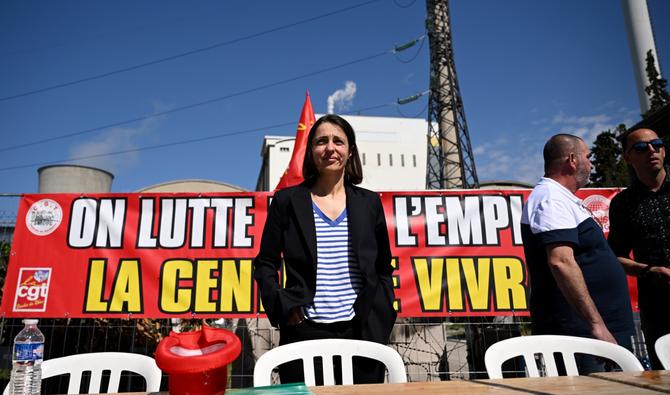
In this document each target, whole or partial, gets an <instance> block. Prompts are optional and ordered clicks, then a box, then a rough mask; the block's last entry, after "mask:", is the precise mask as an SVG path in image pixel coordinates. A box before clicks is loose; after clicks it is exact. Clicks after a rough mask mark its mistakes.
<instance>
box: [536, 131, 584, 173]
mask: <svg viewBox="0 0 670 395" xmlns="http://www.w3.org/2000/svg"><path fill="white" fill-rule="evenodd" d="M584 145H585V143H584V140H582V139H581V138H579V137H577V136H573V135H571V134H565V133H561V134H557V135H554V136H552V137H551V138H550V139H549V141H547V143H546V144H545V145H544V150H543V151H542V154H543V156H544V174H545V175H550V174H552V173H554V172H555V171H556V170H557V169H559V167H560V166H559V165H560V164H561V163H562V162H563V161H564V160H565V159H566V158H567V156H568V155H570V154H571V153H579V152H581V151H582V147H583V146H584Z"/></svg>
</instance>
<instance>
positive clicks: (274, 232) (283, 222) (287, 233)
mask: <svg viewBox="0 0 670 395" xmlns="http://www.w3.org/2000/svg"><path fill="white" fill-rule="evenodd" d="M346 195H347V218H348V223H349V234H350V237H351V240H352V241H353V248H354V253H355V254H356V257H357V258H358V264H359V266H360V270H361V272H362V274H363V279H364V283H363V287H362V289H361V291H360V293H359V294H358V297H357V298H356V302H355V303H354V311H355V313H356V316H357V317H359V318H360V319H359V320H357V322H359V323H360V325H361V327H360V328H358V329H359V330H360V334H361V338H362V340H370V341H376V342H378V343H387V342H388V338H389V335H390V333H391V330H392V329H393V324H394V323H395V319H396V312H395V310H394V309H393V298H394V296H393V281H392V279H391V273H392V272H393V267H392V266H391V248H390V246H389V237H388V230H387V228H386V219H385V218H384V210H383V207H382V204H381V200H380V199H379V195H377V194H376V193H375V192H372V191H369V190H367V189H363V188H359V187H356V186H353V185H347V186H346ZM282 253H283V258H284V261H285V264H284V270H285V275H286V286H285V287H284V288H280V286H279V276H278V275H277V271H278V270H279V268H280V266H281V260H282ZM254 278H255V279H256V282H257V283H258V288H259V290H260V294H261V300H262V301H263V307H264V308H265V313H266V314H267V316H268V318H269V319H270V323H271V324H272V325H273V326H275V327H279V328H281V327H282V326H283V325H286V319H287V318H288V312H289V311H290V310H291V308H293V307H295V306H304V305H307V304H311V303H312V300H313V299H314V293H315V291H316V231H315V227H314V214H313V211H312V199H311V196H310V191H309V187H308V186H307V185H305V184H304V183H303V184H300V185H297V186H294V187H291V188H287V189H283V190H281V191H278V192H277V193H275V195H274V199H273V200H272V204H271V205H270V208H269V209H268V215H267V220H266V222H265V228H264V229H263V237H262V239H261V246H260V250H259V252H258V256H256V259H255V260H254Z"/></svg>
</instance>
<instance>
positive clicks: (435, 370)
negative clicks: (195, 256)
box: [0, 210, 647, 393]
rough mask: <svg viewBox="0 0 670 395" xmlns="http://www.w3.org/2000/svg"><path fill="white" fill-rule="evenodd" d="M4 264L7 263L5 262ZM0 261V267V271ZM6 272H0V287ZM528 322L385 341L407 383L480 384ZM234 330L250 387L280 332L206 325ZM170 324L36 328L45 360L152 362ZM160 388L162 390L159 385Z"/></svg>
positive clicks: (1, 351) (488, 323) (2, 219)
mask: <svg viewBox="0 0 670 395" xmlns="http://www.w3.org/2000/svg"><path fill="white" fill-rule="evenodd" d="M14 221H15V213H12V212H7V211H1V210H0V243H3V242H4V243H5V245H7V243H11V237H12V234H13V229H14ZM5 259H6V257H5ZM2 263H3V262H2V259H1V258H0V268H1V267H2V266H3V265H2ZM4 276H5V272H4V271H0V282H4ZM529 323H530V321H529V319H528V318H527V317H469V318H458V319H449V318H430V319H425V318H423V319H417V318H406V319H399V320H398V322H397V323H396V325H395V327H394V330H393V333H392V335H391V344H390V345H391V346H392V347H394V348H395V349H396V350H397V351H398V352H399V353H400V355H401V356H402V357H403V360H404V361H405V365H406V367H407V372H408V379H409V380H410V381H436V380H452V379H476V378H486V377H487V376H486V370H485V367H484V353H485V351H486V349H487V348H488V347H489V346H490V345H491V344H493V343H495V342H497V341H499V340H502V339H506V338H509V337H515V336H519V335H523V334H528V332H529V329H528V328H529ZM210 324H211V325H213V326H221V327H225V328H227V329H229V330H232V331H234V332H235V334H236V335H237V336H238V337H239V338H240V340H241V341H242V345H243V351H242V355H241V356H240V357H239V358H238V359H237V360H236V361H235V363H233V365H232V366H231V367H230V370H231V371H230V374H229V376H228V377H229V380H230V382H229V386H230V387H232V388H243V387H250V386H252V385H253V380H252V377H253V368H254V364H255V361H256V359H257V358H258V357H259V356H260V355H261V354H262V353H263V352H265V351H266V350H269V349H271V348H273V347H275V346H277V345H278V342H279V334H278V332H277V331H276V330H275V329H274V328H272V327H271V326H270V325H269V322H268V320H267V319H264V318H254V319H222V320H216V321H213V322H211V323H210ZM173 325H174V323H173V322H172V321H171V320H168V319H161V320H150V319H132V320H123V319H42V320H40V323H39V327H40V329H41V330H42V332H43V333H44V335H45V339H46V344H45V358H47V359H48V358H57V357H61V356H66V355H72V354H80V353H87V352H100V351H119V352H133V353H139V354H145V355H149V356H153V353H154V351H155V349H156V345H157V344H158V342H159V341H160V339H161V338H163V337H164V336H167V335H168V334H169V331H170V330H172V329H173ZM636 327H637V328H638V336H636V338H635V339H633V345H634V350H635V352H636V354H637V355H638V357H640V358H646V357H647V355H646V349H644V347H643V346H642V345H643V340H642V336H641V334H640V330H639V320H638V319H637V318H636ZM22 328H23V324H22V323H21V320H19V319H7V318H3V319H0V388H4V386H5V385H6V384H7V382H8V379H9V373H10V371H11V364H12V361H11V348H12V342H13V339H14V337H15V336H16V334H17V333H18V332H19V331H20V330H21V329H22ZM503 369H504V370H505V371H507V375H524V374H525V373H524V367H523V365H522V364H521V363H517V362H516V361H511V362H510V363H508V364H507V365H504V366H503ZM66 385H67V383H66V381H64V380H63V379H60V378H54V379H48V380H45V381H44V382H43V393H65V392H66V388H67V387H66ZM143 388H144V385H143V382H142V380H140V379H138V378H137V377H134V376H132V375H128V376H126V377H124V378H123V379H122V381H121V385H120V387H119V390H120V391H128V392H131V391H141V390H143ZM161 389H162V390H167V380H163V382H162V386H161Z"/></svg>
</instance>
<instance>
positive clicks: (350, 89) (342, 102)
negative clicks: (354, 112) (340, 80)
mask: <svg viewBox="0 0 670 395" xmlns="http://www.w3.org/2000/svg"><path fill="white" fill-rule="evenodd" d="M354 96H356V83H355V82H354V81H347V82H345V83H344V89H338V90H336V91H335V92H333V94H332V95H330V96H328V114H332V113H333V112H334V111H335V106H337V111H338V112H339V111H346V110H348V109H349V108H350V107H351V104H352V103H353V101H354Z"/></svg>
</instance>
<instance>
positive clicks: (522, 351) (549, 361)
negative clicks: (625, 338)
mask: <svg viewBox="0 0 670 395" xmlns="http://www.w3.org/2000/svg"><path fill="white" fill-rule="evenodd" d="M554 353H560V354H562V356H563V362H564V364H565V371H566V374H567V375H568V376H578V375H579V372H578V370H577V363H576V361H575V354H590V355H595V356H599V357H604V358H607V359H610V360H612V361H614V362H615V363H616V364H617V365H619V367H620V368H621V369H622V370H623V371H629V372H637V371H642V370H644V369H643V368H642V364H641V363H640V361H639V360H638V359H637V357H636V356H635V355H633V353H631V352H630V351H628V350H626V349H625V348H623V347H621V346H619V345H617V344H613V343H608V342H605V341H601V340H596V339H590V338H585V337H575V336H558V335H536V336H520V337H514V338H511V339H506V340H502V341H499V342H497V343H495V344H493V345H492V346H491V347H489V348H488V350H486V354H485V355H484V363H485V364H486V371H487V372H488V374H489V378H492V379H501V378H503V376H502V364H503V363H504V362H505V361H507V360H509V359H511V358H514V357H519V356H522V357H523V359H524V362H525V364H526V369H527V372H528V376H529V377H540V372H539V370H538V368H537V363H536V361H535V355H537V354H540V355H542V358H543V360H544V368H545V372H546V375H547V376H558V369H557V367H556V360H555V359H554Z"/></svg>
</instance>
